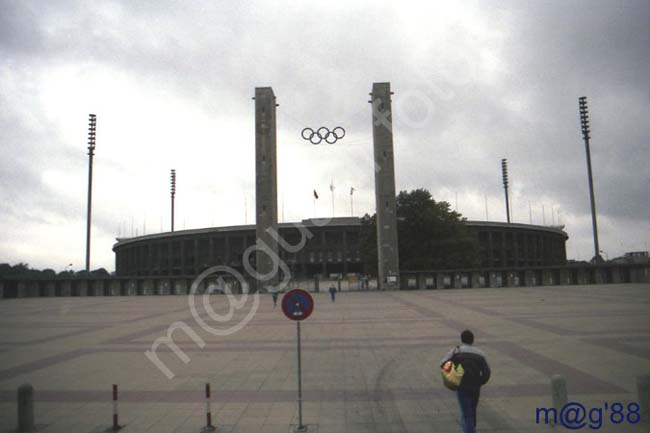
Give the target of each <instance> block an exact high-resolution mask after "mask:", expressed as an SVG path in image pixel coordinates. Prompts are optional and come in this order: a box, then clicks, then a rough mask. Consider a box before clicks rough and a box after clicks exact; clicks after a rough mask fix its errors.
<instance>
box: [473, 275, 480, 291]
mask: <svg viewBox="0 0 650 433" xmlns="http://www.w3.org/2000/svg"><path fill="white" fill-rule="evenodd" d="M471 278H472V288H474V289H478V288H479V287H481V273H480V272H472V275H471Z"/></svg>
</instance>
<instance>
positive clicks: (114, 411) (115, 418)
mask: <svg viewBox="0 0 650 433" xmlns="http://www.w3.org/2000/svg"><path fill="white" fill-rule="evenodd" d="M121 428H122V426H121V425H120V424H119V423H118V416H117V385H113V431H117V430H119V429H121Z"/></svg>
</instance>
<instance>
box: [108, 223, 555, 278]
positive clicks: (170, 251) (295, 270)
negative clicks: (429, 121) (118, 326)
mask: <svg viewBox="0 0 650 433" xmlns="http://www.w3.org/2000/svg"><path fill="white" fill-rule="evenodd" d="M464 223H465V225H466V226H467V227H468V228H469V229H470V231H471V232H472V233H473V234H474V235H475V236H476V239H477V240H478V243H479V248H480V257H481V268H505V267H508V268H518V267H533V266H558V265H564V264H566V246H565V244H566V241H567V239H568V235H567V234H566V233H565V232H564V231H563V230H562V228H561V227H547V226H536V225H528V224H507V223H499V222H485V221H465V222H464ZM277 227H278V232H279V236H280V238H281V239H282V240H284V242H285V243H286V244H288V245H297V244H299V243H300V242H301V240H302V239H303V238H304V239H305V240H306V242H305V245H304V246H303V247H302V248H300V249H298V251H296V252H291V251H288V249H286V248H282V247H280V248H279V251H278V252H279V257H280V258H281V259H282V260H283V261H284V262H285V263H286V264H287V266H288V267H289V269H290V271H291V274H292V275H293V276H294V277H295V278H313V277H316V276H320V277H323V278H330V277H331V276H333V275H341V276H345V275H349V274H363V273H365V269H364V266H363V262H362V258H361V247H360V242H361V220H360V219H359V218H356V217H345V218H332V219H330V220H329V221H328V223H327V224H324V225H321V224H319V223H318V220H310V219H307V220H303V221H302V222H300V223H279V224H278V225H277ZM305 233H308V236H307V237H305ZM255 241H256V226H255V225H254V224H251V225H241V226H231V227H214V228H204V229H195V230H183V231H176V232H168V233H159V234H151V235H146V236H139V237H132V238H119V239H117V243H116V244H115V245H114V246H113V251H114V252H115V270H116V274H117V275H118V276H174V275H188V276H189V275H197V274H199V273H200V272H201V271H203V270H205V269H207V268H209V267H211V266H216V265H225V266H230V267H232V268H234V269H237V270H239V271H243V261H242V260H243V258H244V252H245V251H246V250H247V249H248V248H249V247H251V246H253V245H254V244H255ZM252 260H255V255H253V257H252Z"/></svg>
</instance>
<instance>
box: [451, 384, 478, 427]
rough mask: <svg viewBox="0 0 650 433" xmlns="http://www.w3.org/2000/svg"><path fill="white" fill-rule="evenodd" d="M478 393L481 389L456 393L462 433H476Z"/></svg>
mask: <svg viewBox="0 0 650 433" xmlns="http://www.w3.org/2000/svg"><path fill="white" fill-rule="evenodd" d="M480 393H481V388H474V389H458V391H457V392H456V394H457V396H458V405H459V406H460V418H461V423H462V426H463V433H476V407H477V406H478V397H479V395H480Z"/></svg>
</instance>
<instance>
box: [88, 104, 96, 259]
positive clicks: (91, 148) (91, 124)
mask: <svg viewBox="0 0 650 433" xmlns="http://www.w3.org/2000/svg"><path fill="white" fill-rule="evenodd" d="M96 131H97V116H96V115H94V114H89V115H88V210H87V214H86V272H90V227H91V218H92V201H93V156H95V134H96Z"/></svg>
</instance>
